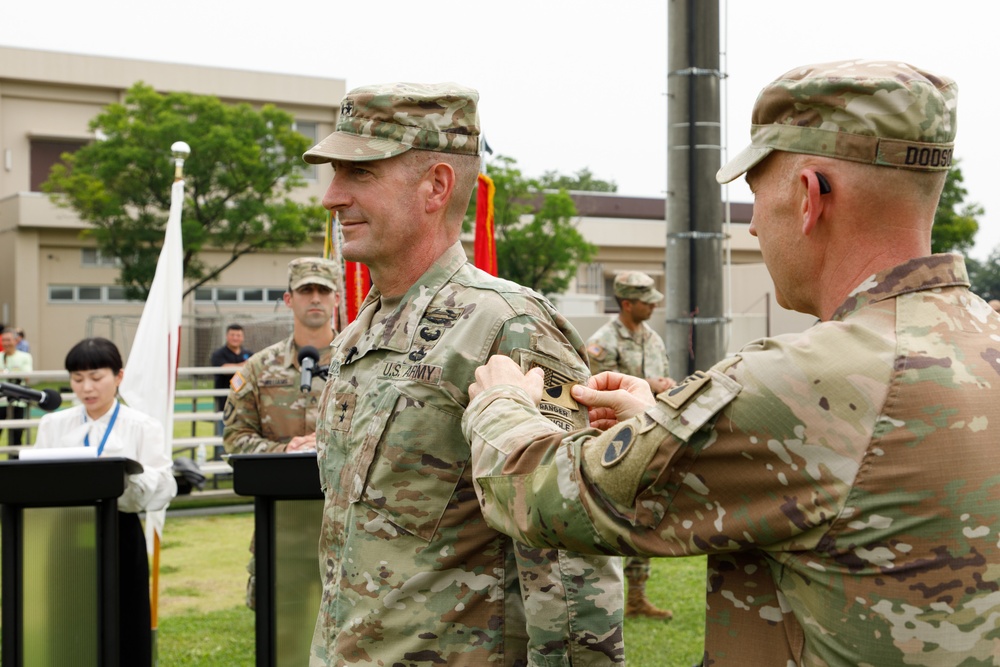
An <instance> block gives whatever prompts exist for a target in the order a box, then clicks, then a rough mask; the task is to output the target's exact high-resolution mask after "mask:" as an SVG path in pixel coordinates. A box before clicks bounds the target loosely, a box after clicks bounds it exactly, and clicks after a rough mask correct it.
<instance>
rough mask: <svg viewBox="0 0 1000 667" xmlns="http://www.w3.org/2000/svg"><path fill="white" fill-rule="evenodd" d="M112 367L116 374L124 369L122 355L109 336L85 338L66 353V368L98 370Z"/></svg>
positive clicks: (69, 369) (76, 370)
mask: <svg viewBox="0 0 1000 667" xmlns="http://www.w3.org/2000/svg"><path fill="white" fill-rule="evenodd" d="M99 368H110V369H111V372H112V373H114V374H115V375H117V374H118V371H120V370H121V369H122V355H121V353H120V352H119V351H118V348H117V347H116V346H115V344H114V343H112V342H111V341H110V340H108V339H107V338H84V339H83V340H81V341H80V342H79V343H77V344H76V345H74V346H73V347H72V348H70V351H69V352H67V353H66V370H67V371H69V372H70V373H76V372H78V371H96V370H97V369H99Z"/></svg>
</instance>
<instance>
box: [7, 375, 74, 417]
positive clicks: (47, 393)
mask: <svg viewBox="0 0 1000 667" xmlns="http://www.w3.org/2000/svg"><path fill="white" fill-rule="evenodd" d="M0 394H3V395H4V396H6V397H7V398H17V399H21V400H23V401H31V402H32V403H38V407H40V408H41V409H42V410H47V411H49V412H52V411H53V410H55V409H56V408H58V407H59V406H60V405H62V396H60V395H59V392H58V391H56V390H55V389H46V390H44V391H38V390H37V389H29V388H28V387H22V386H21V385H19V384H11V383H10V382H0Z"/></svg>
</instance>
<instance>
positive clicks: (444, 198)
mask: <svg viewBox="0 0 1000 667" xmlns="http://www.w3.org/2000/svg"><path fill="white" fill-rule="evenodd" d="M425 182H426V183H427V184H428V185H429V186H430V187H429V190H428V191H427V193H426V197H425V199H424V210H425V211H426V212H427V213H437V212H439V211H444V210H447V208H448V202H449V201H451V195H452V193H453V192H454V191H455V169H454V168H453V167H452V166H451V165H450V164H448V163H447V162H438V163H437V164H435V165H434V166H432V167H431V168H430V169H428V170H427V174H426V181H425Z"/></svg>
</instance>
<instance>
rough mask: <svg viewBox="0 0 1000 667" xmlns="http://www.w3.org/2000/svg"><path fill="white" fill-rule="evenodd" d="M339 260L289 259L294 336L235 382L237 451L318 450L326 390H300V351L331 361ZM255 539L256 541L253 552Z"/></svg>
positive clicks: (232, 408)
mask: <svg viewBox="0 0 1000 667" xmlns="http://www.w3.org/2000/svg"><path fill="white" fill-rule="evenodd" d="M338 275H339V272H338V270H337V265H336V263H335V262H333V261H331V260H328V259H320V258H317V257H300V258H298V259H293V260H292V261H291V262H289V263H288V291H287V292H285V295H284V300H285V305H286V306H288V307H289V308H290V309H291V310H292V316H293V318H294V319H293V324H292V335H291V336H289V337H288V338H286V339H285V340H283V341H281V342H278V343H275V344H274V345H271V346H270V347H266V348H264V349H263V350H261V351H260V352H258V353H257V354H255V355H253V356H252V357H250V359H248V360H247V362H246V363H245V364H244V365H243V366H242V367H241V368H240V369H239V370H238V371H237V372H236V373H235V374H234V375H233V377H232V380H230V392H229V398H228V400H227V401H226V408H225V416H224V418H223V421H224V423H225V430H224V432H223V443H224V445H225V447H226V451H227V452H230V453H234V454H261V453H267V452H305V451H310V450H314V449H316V417H317V414H318V412H319V399H320V395H321V394H322V392H323V385H322V383H321V382H314V383H313V388H312V389H311V390H310V391H308V392H302V391H301V390H300V388H299V387H300V378H301V369H300V367H299V362H298V354H299V350H300V349H302V348H303V347H304V346H306V345H311V346H312V347H315V348H316V350H317V351H318V352H319V354H320V358H319V365H326V364H329V363H330V343H331V342H332V341H333V336H334V333H335V332H334V329H333V315H334V313H335V312H336V308H337V299H338V296H337V276H338ZM253 551H254V542H253V540H251V542H250V552H251V553H253ZM247 570H248V571H249V572H250V579H249V581H248V582H247V606H248V607H250V608H251V609H253V608H254V607H255V606H256V599H255V598H256V569H255V563H254V559H253V558H252V557H251V559H250V564H249V565H248V566H247Z"/></svg>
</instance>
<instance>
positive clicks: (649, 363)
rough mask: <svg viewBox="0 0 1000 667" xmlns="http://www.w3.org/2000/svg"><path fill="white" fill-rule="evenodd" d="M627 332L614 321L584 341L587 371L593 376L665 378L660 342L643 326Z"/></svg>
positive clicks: (662, 350) (662, 346) (666, 364)
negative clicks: (616, 375) (616, 374)
mask: <svg viewBox="0 0 1000 667" xmlns="http://www.w3.org/2000/svg"><path fill="white" fill-rule="evenodd" d="M639 327H640V328H639V331H634V332H633V331H629V330H628V327H626V326H625V325H624V324H622V322H621V320H619V319H618V318H617V317H616V318H615V319H613V320H611V321H610V322H608V323H606V324H605V325H603V326H602V327H601V328H600V329H598V330H597V331H595V332H594V335H593V336H591V337H590V339H589V340H588V341H587V353H588V354H589V355H590V370H591V372H592V373H593V374H594V375H597V374H598V373H602V372H604V371H617V372H619V373H626V374H628V375H634V376H635V377H639V378H655V377H667V375H669V372H668V371H669V365H668V363H667V349H666V347H665V346H664V345H663V339H662V338H660V337H659V335H657V333H656V332H655V331H653V330H652V329H650V328H649V325H648V324H646V323H645V322H642V323H641V324H640V325H639Z"/></svg>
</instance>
